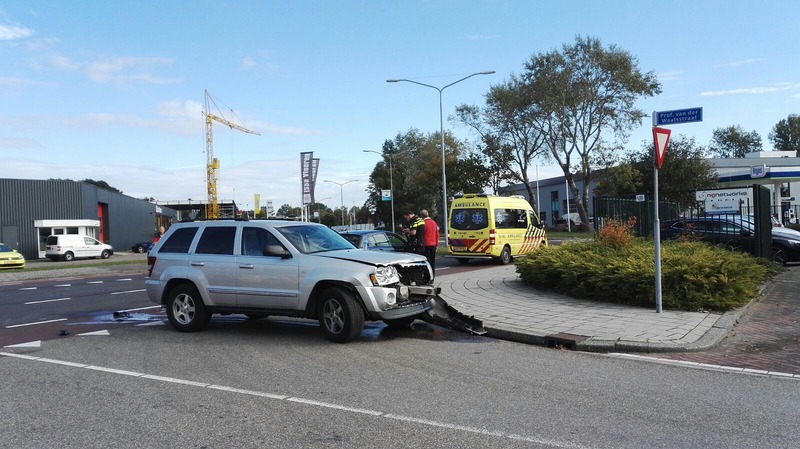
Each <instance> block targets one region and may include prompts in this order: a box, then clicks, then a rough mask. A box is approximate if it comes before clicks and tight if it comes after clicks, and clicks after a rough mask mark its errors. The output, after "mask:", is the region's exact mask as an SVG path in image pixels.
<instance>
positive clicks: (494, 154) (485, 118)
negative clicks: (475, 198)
mask: <svg viewBox="0 0 800 449" xmlns="http://www.w3.org/2000/svg"><path fill="white" fill-rule="evenodd" d="M529 92H530V91H529V90H528V89H525V88H524V85H523V82H522V80H520V79H519V78H518V77H516V76H514V75H511V77H510V79H509V80H508V81H507V82H505V83H504V84H500V85H497V86H492V87H491V89H490V90H489V93H488V94H487V95H486V106H485V107H484V108H483V109H479V108H478V107H476V106H468V105H461V106H458V107H457V108H456V116H457V117H458V120H459V121H461V122H462V123H463V124H465V125H467V126H469V127H470V128H472V129H473V130H474V131H476V132H477V133H478V134H479V135H480V136H481V141H482V143H483V154H484V157H485V160H486V161H487V162H489V163H490V164H491V167H492V168H493V172H494V173H495V175H494V178H493V179H494V181H509V182H519V183H522V185H523V186H525V188H526V189H527V191H528V198H530V199H531V202H532V203H534V204H533V206H534V208H535V209H537V210H538V207H539V205H538V204H535V202H536V201H535V198H536V196H535V194H534V190H533V187H532V186H531V182H530V177H529V176H528V170H529V169H530V166H531V164H532V162H533V160H534V158H535V157H536V156H538V155H540V154H542V153H543V152H544V151H545V150H546V148H545V147H544V135H543V134H542V132H541V129H542V123H541V120H542V116H541V114H539V113H538V110H537V104H536V103H535V102H534V101H532V100H531V99H529V98H526V97H525V96H526V95H527V94H528V93H529ZM495 184H497V182H495ZM497 187H498V186H495V191H496V190H497Z"/></svg>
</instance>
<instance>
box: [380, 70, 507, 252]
mask: <svg viewBox="0 0 800 449" xmlns="http://www.w3.org/2000/svg"><path fill="white" fill-rule="evenodd" d="M493 73H494V70H487V71H485V72H475V73H473V74H471V75H467V76H465V77H464V78H461V79H460V80H457V81H453V82H452V83H450V84H448V85H446V86H443V87H436V86H431V85H430V84H425V83H420V82H419V81H413V80H409V79H391V80H386V82H387V83H399V82H401V81H405V82H407V83H412V84H418V85H420V86H425V87H430V88H431V89H435V90H437V91H439V134H440V136H441V139H442V140H441V145H442V212H443V215H442V224H444V238H445V245H447V244H448V240H449V234H448V231H447V174H446V170H445V152H444V115H443V112H442V91H443V90H445V89H447V88H448V87H450V86H452V85H453V84H458V83H460V82H462V81H464V80H465V79H468V78H472V77H473V76H476V75H491V74H493Z"/></svg>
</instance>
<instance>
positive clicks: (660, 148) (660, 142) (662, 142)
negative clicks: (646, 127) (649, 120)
mask: <svg viewBox="0 0 800 449" xmlns="http://www.w3.org/2000/svg"><path fill="white" fill-rule="evenodd" d="M671 132H672V131H671V130H669V129H667V128H659V127H656V126H654V127H653V142H655V146H656V163H657V164H658V168H661V164H663V163H664V153H666V152H667V144H668V143H669V135H670V133H671Z"/></svg>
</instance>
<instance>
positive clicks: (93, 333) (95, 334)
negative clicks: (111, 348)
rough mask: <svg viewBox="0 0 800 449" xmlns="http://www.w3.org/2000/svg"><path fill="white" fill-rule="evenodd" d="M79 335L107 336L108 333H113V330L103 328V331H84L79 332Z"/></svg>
mask: <svg viewBox="0 0 800 449" xmlns="http://www.w3.org/2000/svg"><path fill="white" fill-rule="evenodd" d="M78 335H80V336H91V337H93V336H106V335H111V332H109V331H107V330H105V329H103V330H101V331H94V332H84V333H83V334H78Z"/></svg>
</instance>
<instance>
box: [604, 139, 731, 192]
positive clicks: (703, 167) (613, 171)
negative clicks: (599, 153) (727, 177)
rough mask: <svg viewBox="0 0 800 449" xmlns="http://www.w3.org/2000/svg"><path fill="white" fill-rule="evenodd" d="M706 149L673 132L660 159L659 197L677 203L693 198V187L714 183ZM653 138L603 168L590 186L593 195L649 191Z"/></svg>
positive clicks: (652, 167)
mask: <svg viewBox="0 0 800 449" xmlns="http://www.w3.org/2000/svg"><path fill="white" fill-rule="evenodd" d="M705 153H706V149H705V148H703V146H702V145H698V144H697V141H696V140H695V139H694V138H693V137H686V136H683V135H673V136H672V138H671V139H670V141H669V145H668V147H667V150H666V152H665V153H664V162H663V165H662V166H661V168H660V169H659V170H658V188H659V196H660V197H661V198H660V199H661V200H665V201H674V202H678V203H681V204H691V203H692V202H694V198H695V191H696V190H703V189H709V188H713V187H716V186H717V181H718V176H717V171H716V169H715V168H714V166H713V165H711V164H710V163H709V162H708V161H707V160H706V159H705V158H704V155H705ZM653 170H654V151H653V142H650V141H642V146H641V147H640V148H639V149H637V150H634V151H632V152H631V153H630V154H628V157H627V158H626V159H625V161H624V162H622V163H620V164H617V165H615V166H613V167H609V168H607V169H606V170H603V171H602V172H601V173H600V174H599V175H598V180H597V183H596V186H595V189H594V194H595V195H596V196H623V195H631V194H635V193H646V194H648V195H651V196H652V194H653Z"/></svg>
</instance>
